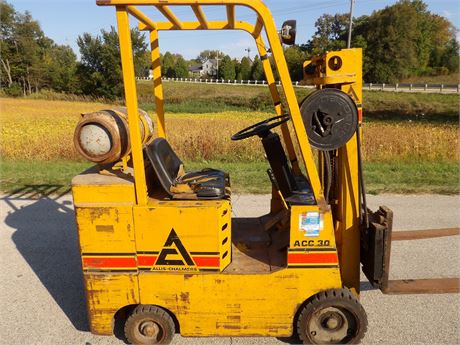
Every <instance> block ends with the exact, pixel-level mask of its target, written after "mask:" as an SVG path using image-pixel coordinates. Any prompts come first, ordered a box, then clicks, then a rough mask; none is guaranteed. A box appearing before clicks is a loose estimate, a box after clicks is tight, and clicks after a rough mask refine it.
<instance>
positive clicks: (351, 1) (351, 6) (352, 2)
mask: <svg viewBox="0 0 460 345" xmlns="http://www.w3.org/2000/svg"><path fill="white" fill-rule="evenodd" d="M354 3H355V0H350V23H349V26H348V42H347V48H350V47H351V27H352V26H353V4H354Z"/></svg>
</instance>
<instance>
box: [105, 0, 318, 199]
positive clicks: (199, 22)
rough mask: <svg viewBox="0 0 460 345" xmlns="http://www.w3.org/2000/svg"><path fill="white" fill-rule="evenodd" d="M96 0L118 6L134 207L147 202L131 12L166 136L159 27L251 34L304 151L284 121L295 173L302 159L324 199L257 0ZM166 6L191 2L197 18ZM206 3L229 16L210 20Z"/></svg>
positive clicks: (275, 40) (265, 12)
mask: <svg viewBox="0 0 460 345" xmlns="http://www.w3.org/2000/svg"><path fill="white" fill-rule="evenodd" d="M96 2H97V4H98V5H100V6H115V7H116V16H117V26H118V34H119V43H120V54H121V62H122V72H123V82H124V91H125V101H126V106H127V109H128V122H129V124H130V126H129V135H130V142H131V145H132V160H133V168H134V181H135V192H136V204H137V205H138V206H143V205H146V204H147V202H148V194H147V183H146V176H145V171H144V158H143V155H142V140H141V136H140V127H139V123H138V121H136V118H137V114H138V103H137V92H136V80H135V75H134V62H133V51H132V42H131V36H130V24H129V15H132V16H133V17H134V18H136V19H137V20H138V21H139V28H140V29H141V30H146V31H148V32H149V38H150V45H151V59H152V70H153V84H154V87H153V93H154V97H155V105H156V113H157V127H158V136H159V137H166V127H165V117H164V104H163V102H164V97H163V87H162V81H161V66H160V50H159V42H158V41H159V39H158V32H159V31H175V30H242V31H245V32H247V33H249V34H250V35H251V36H252V37H253V38H254V40H255V43H256V46H257V50H258V53H259V55H260V58H261V61H262V67H263V70H264V73H265V77H266V80H267V84H268V87H269V90H270V94H271V96H272V100H273V104H274V108H275V112H276V114H277V115H279V116H280V115H284V114H286V113H287V114H288V115H289V116H290V119H291V120H292V125H293V128H294V134H295V138H296V140H297V143H298V147H299V149H300V155H301V156H302V157H301V158H302V159H301V160H299V159H297V155H296V152H295V150H294V145H293V141H292V137H291V136H290V131H289V128H288V125H287V124H286V123H284V124H283V125H282V126H281V131H282V134H283V139H284V143H285V146H286V149H287V154H288V158H289V160H290V162H291V164H292V168H293V171H294V173H296V174H300V171H301V169H300V166H299V162H300V161H301V162H302V163H303V164H304V168H305V171H306V172H307V175H308V179H309V180H310V184H311V187H312V191H313V195H314V197H315V200H316V203H317V204H318V205H325V204H326V203H325V201H324V196H323V191H322V186H321V182H320V179H319V174H318V170H317V168H316V163H315V160H314V156H313V153H312V149H311V146H310V143H309V141H308V136H307V133H306V131H305V127H304V125H303V122H302V117H301V113H300V109H299V104H298V102H297V97H296V95H295V92H294V87H293V85H292V81H291V77H290V75H289V71H288V67H287V63H286V59H285V57H284V52H283V48H282V45H281V41H280V38H279V35H278V31H277V29H276V27H275V23H274V22H273V17H272V15H271V13H270V10H269V9H268V7H267V6H266V5H265V4H264V3H263V2H262V1H261V0H225V1H224V2H222V1H221V0H196V1H191V0H97V1H96ZM138 6H150V7H154V8H156V9H157V10H158V11H159V12H160V13H161V14H162V15H163V16H164V17H165V19H166V21H161V22H160V21H154V20H152V19H151V18H149V17H148V16H147V15H146V14H145V13H144V12H143V11H142V10H141V9H139V7H138ZM170 6H173V7H174V6H175V7H184V6H188V7H190V8H191V9H192V11H193V13H194V15H195V16H196V21H181V20H180V19H179V18H178V17H177V16H176V15H175V13H174V12H173V10H172V9H171V8H170ZM209 6H221V7H224V8H225V11H226V17H227V18H226V20H224V21H210V20H208V19H207V17H206V14H205V10H204V8H205V7H209ZM239 6H242V7H245V8H248V9H250V10H252V11H253V12H254V14H255V15H256V18H257V19H256V22H255V23H253V24H252V23H248V22H246V21H240V20H237V17H236V10H235V9H236V8H237V7H239ZM263 31H264V32H265V35H266V37H267V40H268V44H269V49H270V52H271V54H272V57H273V61H274V63H275V66H276V69H277V71H278V74H279V77H280V81H281V89H282V91H283V94H284V96H285V101H286V105H287V108H288V109H287V110H288V111H287V112H286V110H285V109H283V105H282V102H281V97H280V94H279V92H278V89H277V86H276V81H275V77H274V73H273V70H272V66H271V64H270V61H269V59H268V49H267V48H266V45H265V41H264V39H263Z"/></svg>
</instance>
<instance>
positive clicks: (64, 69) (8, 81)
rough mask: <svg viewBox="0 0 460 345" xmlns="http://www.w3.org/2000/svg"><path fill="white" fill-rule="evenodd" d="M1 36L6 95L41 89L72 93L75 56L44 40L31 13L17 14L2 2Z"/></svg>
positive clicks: (3, 79)
mask: <svg viewBox="0 0 460 345" xmlns="http://www.w3.org/2000/svg"><path fill="white" fill-rule="evenodd" d="M0 35H1V39H0V49H1V57H0V71H1V75H0V81H1V85H2V87H5V86H6V91H7V92H9V93H10V94H15V95H19V94H23V95H26V94H30V93H32V92H36V91H39V90H40V89H41V88H43V87H47V88H51V89H54V90H57V91H68V92H72V91H73V90H74V87H75V83H74V81H75V78H74V73H75V63H76V57H75V54H73V52H72V51H71V49H70V48H69V47H68V46H61V45H57V44H55V43H54V42H53V40H51V39H50V38H48V37H46V35H45V34H44V32H43V31H42V29H41V27H40V25H39V23H38V22H37V21H35V20H34V19H33V18H32V16H31V14H30V13H28V12H25V13H24V14H22V13H18V12H16V10H15V9H14V7H13V6H11V5H10V4H8V3H7V2H6V1H1V2H0ZM61 60H62V61H61ZM13 89H14V91H13V92H10V91H11V90H13Z"/></svg>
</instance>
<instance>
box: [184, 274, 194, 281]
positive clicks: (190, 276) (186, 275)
mask: <svg viewBox="0 0 460 345" xmlns="http://www.w3.org/2000/svg"><path fill="white" fill-rule="evenodd" d="M192 277H193V274H184V279H185V280H187V279H190V278H192Z"/></svg>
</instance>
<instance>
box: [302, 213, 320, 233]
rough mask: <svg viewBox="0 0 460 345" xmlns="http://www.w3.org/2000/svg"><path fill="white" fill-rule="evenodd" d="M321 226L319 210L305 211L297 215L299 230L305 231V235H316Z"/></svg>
mask: <svg viewBox="0 0 460 345" xmlns="http://www.w3.org/2000/svg"><path fill="white" fill-rule="evenodd" d="M321 228H322V219H321V216H320V213H319V212H307V213H301V214H300V215H299V230H300V231H305V236H306V237H318V236H319V233H320V231H321Z"/></svg>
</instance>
